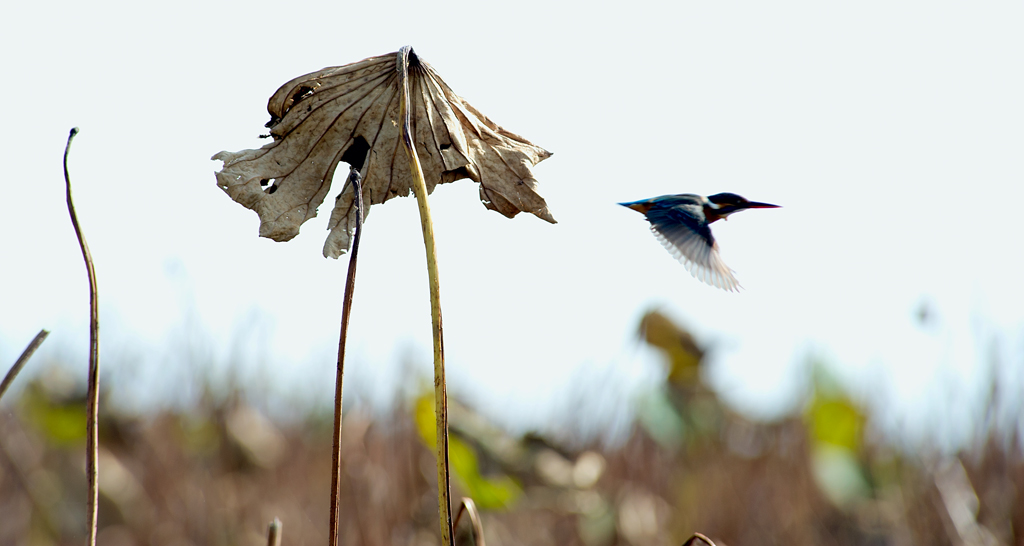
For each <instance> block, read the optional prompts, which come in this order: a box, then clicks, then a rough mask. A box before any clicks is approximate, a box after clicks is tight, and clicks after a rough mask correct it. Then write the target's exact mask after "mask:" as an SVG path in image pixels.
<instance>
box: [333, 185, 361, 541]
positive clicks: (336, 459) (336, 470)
mask: <svg viewBox="0 0 1024 546" xmlns="http://www.w3.org/2000/svg"><path fill="white" fill-rule="evenodd" d="M359 182H360V176H359V170H358V169H356V168H355V167H352V168H351V169H350V170H349V173H348V183H349V184H351V185H352V191H354V192H355V205H356V230H355V234H353V236H352V253H351V254H350V255H349V258H348V276H347V277H346V278H345V299H344V301H343V302H342V304H341V336H340V338H339V340H338V375H337V379H336V381H335V385H334V455H333V466H332V467H331V516H330V519H331V523H330V529H329V531H328V535H327V536H328V538H327V542H328V544H329V545H330V546H338V516H339V510H340V509H341V508H340V503H341V395H342V382H343V380H344V376H345V339H346V338H347V337H348V322H349V315H350V314H351V313H352V294H353V293H354V292H355V289H356V260H357V258H358V257H359V236H360V235H361V232H362V230H363V189H362V186H361V185H360V183H359Z"/></svg>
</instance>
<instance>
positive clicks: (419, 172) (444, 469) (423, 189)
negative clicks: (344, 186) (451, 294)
mask: <svg viewBox="0 0 1024 546" xmlns="http://www.w3.org/2000/svg"><path fill="white" fill-rule="evenodd" d="M412 54H413V53H412V48H411V47H409V46H405V47H403V48H402V49H400V50H399V51H398V59H397V63H396V64H397V68H398V81H399V85H400V86H401V98H400V101H401V102H400V106H401V113H400V117H401V119H402V143H403V144H404V145H405V151H406V152H407V153H408V154H409V168H410V169H411V171H412V190H413V193H415V194H416V203H417V204H418V205H419V209H420V224H421V226H422V227H423V246H424V247H425V248H426V252H427V276H428V281H429V284H430V318H431V323H432V324H433V339H434V413H435V416H436V418H437V442H436V448H437V490H438V491H437V503H438V512H439V517H440V523H441V544H442V546H451V544H452V538H453V537H452V508H451V501H450V498H449V491H450V488H451V473H450V472H449V468H448V393H447V387H446V383H445V378H444V340H443V337H442V329H441V284H440V281H438V275H437V254H436V252H435V250H434V224H433V222H432V221H431V220H430V205H429V204H428V203H427V184H426V182H425V181H424V179H423V169H422V168H421V167H420V160H419V157H418V156H417V155H416V146H415V145H414V144H413V140H412V123H411V121H410V115H409V56H410V55H412Z"/></svg>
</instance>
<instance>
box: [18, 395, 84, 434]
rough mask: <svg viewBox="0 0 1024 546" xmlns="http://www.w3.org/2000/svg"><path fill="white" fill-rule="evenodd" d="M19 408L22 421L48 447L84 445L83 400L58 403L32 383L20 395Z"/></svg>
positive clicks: (53, 397) (58, 399)
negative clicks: (23, 414) (26, 422)
mask: <svg viewBox="0 0 1024 546" xmlns="http://www.w3.org/2000/svg"><path fill="white" fill-rule="evenodd" d="M21 407H22V410H23V411H24V412H25V419H26V421H28V422H29V423H32V425H33V426H34V427H35V428H36V430H38V431H39V432H40V433H42V435H43V437H44V438H46V440H47V442H48V443H50V444H51V445H54V446H58V447H67V446H75V445H78V444H81V443H82V442H84V441H85V418H86V413H85V401H84V400H77V399H73V400H70V401H65V400H62V399H60V398H59V397H56V396H51V395H50V394H49V393H48V392H47V390H46V389H45V388H43V387H42V386H41V385H40V384H38V383H35V382H34V383H32V384H30V385H29V386H28V387H27V388H26V389H25V392H24V393H23V394H22V396H21Z"/></svg>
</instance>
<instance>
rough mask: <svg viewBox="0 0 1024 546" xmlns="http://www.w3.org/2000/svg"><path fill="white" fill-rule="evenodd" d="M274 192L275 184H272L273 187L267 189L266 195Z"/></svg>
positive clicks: (275, 189)
mask: <svg viewBox="0 0 1024 546" xmlns="http://www.w3.org/2000/svg"><path fill="white" fill-rule="evenodd" d="M275 191H277V184H274V185H273V186H270V187H269V188H267V193H270V194H273V193H274V192H275Z"/></svg>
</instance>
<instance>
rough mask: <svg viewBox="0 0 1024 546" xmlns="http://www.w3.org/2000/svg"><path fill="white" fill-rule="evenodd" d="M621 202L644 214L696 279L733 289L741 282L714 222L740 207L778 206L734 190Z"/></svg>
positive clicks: (765, 207) (655, 231)
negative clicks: (728, 262)
mask: <svg viewBox="0 0 1024 546" xmlns="http://www.w3.org/2000/svg"><path fill="white" fill-rule="evenodd" d="M619 204H620V205H622V206H624V207H627V208H631V209H633V210H635V211H637V212H640V213H643V215H644V216H646V217H647V221H648V222H650V223H651V231H652V232H654V236H655V237H657V239H658V241H660V242H661V244H662V245H664V247H665V248H666V249H667V250H668V251H669V253H670V254H672V255H673V256H675V258H676V259H677V260H679V261H680V262H682V263H683V265H685V266H686V270H687V271H689V272H690V274H691V275H693V276H694V277H695V278H696V279H698V280H700V281H703V282H705V283H707V284H710V285H712V286H717V287H718V288H721V289H723V290H728V291H730V292H735V291H739V288H740V283H739V282H738V281H737V280H736V277H735V276H733V271H732V269H729V266H727V265H725V262H723V261H722V257H721V256H720V255H719V254H718V244H717V243H715V238H714V236H712V235H711V224H712V223H713V222H715V221H716V220H721V219H726V218H727V217H728V216H729V215H730V214H732V213H734V212H739V211H741V210H746V209H774V208H778V207H779V206H778V205H770V204H768V203H758V202H756V201H748V200H747V199H745V198H743V197H740V196H739V195H736V194H735V193H716V194H715V195H709V196H707V197H704V196H703V195H696V194H692V193H681V194H678V195H662V196H661V197H653V198H651V199H644V200H641V201H632V202H629V203H619Z"/></svg>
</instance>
